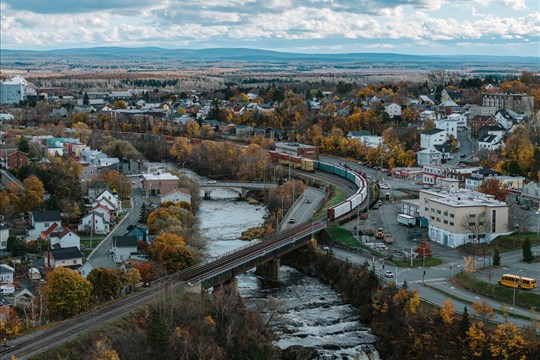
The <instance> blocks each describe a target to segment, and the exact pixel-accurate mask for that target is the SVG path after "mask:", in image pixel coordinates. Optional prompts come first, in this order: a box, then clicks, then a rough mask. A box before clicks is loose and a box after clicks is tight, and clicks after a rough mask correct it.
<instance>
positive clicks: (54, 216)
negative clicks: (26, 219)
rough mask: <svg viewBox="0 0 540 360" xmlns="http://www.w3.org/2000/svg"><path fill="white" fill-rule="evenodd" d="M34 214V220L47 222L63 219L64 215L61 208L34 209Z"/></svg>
mask: <svg viewBox="0 0 540 360" xmlns="http://www.w3.org/2000/svg"><path fill="white" fill-rule="evenodd" d="M32 216H33V217H34V222H46V221H58V222H60V221H61V220H62V215H61V214H60V210H49V211H33V212H32Z"/></svg>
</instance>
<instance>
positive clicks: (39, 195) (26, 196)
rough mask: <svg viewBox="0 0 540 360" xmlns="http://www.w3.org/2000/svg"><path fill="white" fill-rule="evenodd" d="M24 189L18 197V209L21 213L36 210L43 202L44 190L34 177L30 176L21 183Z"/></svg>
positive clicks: (39, 181)
mask: <svg viewBox="0 0 540 360" xmlns="http://www.w3.org/2000/svg"><path fill="white" fill-rule="evenodd" d="M23 185H24V189H23V190H22V194H21V195H22V196H21V197H20V201H19V202H20V203H19V208H20V209H21V212H27V211H32V210H38V209H39V208H40V207H41V203H42V202H43V195H44V194H45V188H44V187H43V183H42V182H41V180H39V178H38V177H37V176H35V175H30V176H29V177H27V178H26V179H24V181H23Z"/></svg>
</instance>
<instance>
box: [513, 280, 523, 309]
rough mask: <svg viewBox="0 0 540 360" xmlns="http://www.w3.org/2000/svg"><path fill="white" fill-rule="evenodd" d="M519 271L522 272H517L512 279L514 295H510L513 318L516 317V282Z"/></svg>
mask: <svg viewBox="0 0 540 360" xmlns="http://www.w3.org/2000/svg"><path fill="white" fill-rule="evenodd" d="M521 271H523V270H519V271H518V272H517V274H516V277H515V278H514V294H513V295H512V313H513V315H514V316H515V315H516V280H517V278H518V275H519V273H520V272H521Z"/></svg>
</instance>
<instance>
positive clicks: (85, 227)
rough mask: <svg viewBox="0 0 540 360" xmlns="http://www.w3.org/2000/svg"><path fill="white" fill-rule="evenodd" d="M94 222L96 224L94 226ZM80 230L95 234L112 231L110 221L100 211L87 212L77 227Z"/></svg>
mask: <svg viewBox="0 0 540 360" xmlns="http://www.w3.org/2000/svg"><path fill="white" fill-rule="evenodd" d="M92 223H93V224H94V225H93V227H92ZM77 230H78V231H79V232H90V231H92V233H93V234H108V233H109V231H110V227H109V222H108V221H105V217H104V216H103V214H102V213H99V212H90V213H88V214H86V215H85V216H84V217H83V218H82V220H81V222H80V223H79V226H78V228H77Z"/></svg>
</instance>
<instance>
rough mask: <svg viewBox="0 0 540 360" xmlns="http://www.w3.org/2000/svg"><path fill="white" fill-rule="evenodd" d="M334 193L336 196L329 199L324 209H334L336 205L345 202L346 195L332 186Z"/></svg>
mask: <svg viewBox="0 0 540 360" xmlns="http://www.w3.org/2000/svg"><path fill="white" fill-rule="evenodd" d="M332 191H333V193H334V196H332V197H331V198H330V199H328V201H327V202H326V204H324V207H326V208H330V207H332V206H334V205H337V204H339V203H340V202H342V201H343V200H345V194H343V193H342V192H341V190H339V189H338V188H337V187H336V186H333V185H332Z"/></svg>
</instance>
